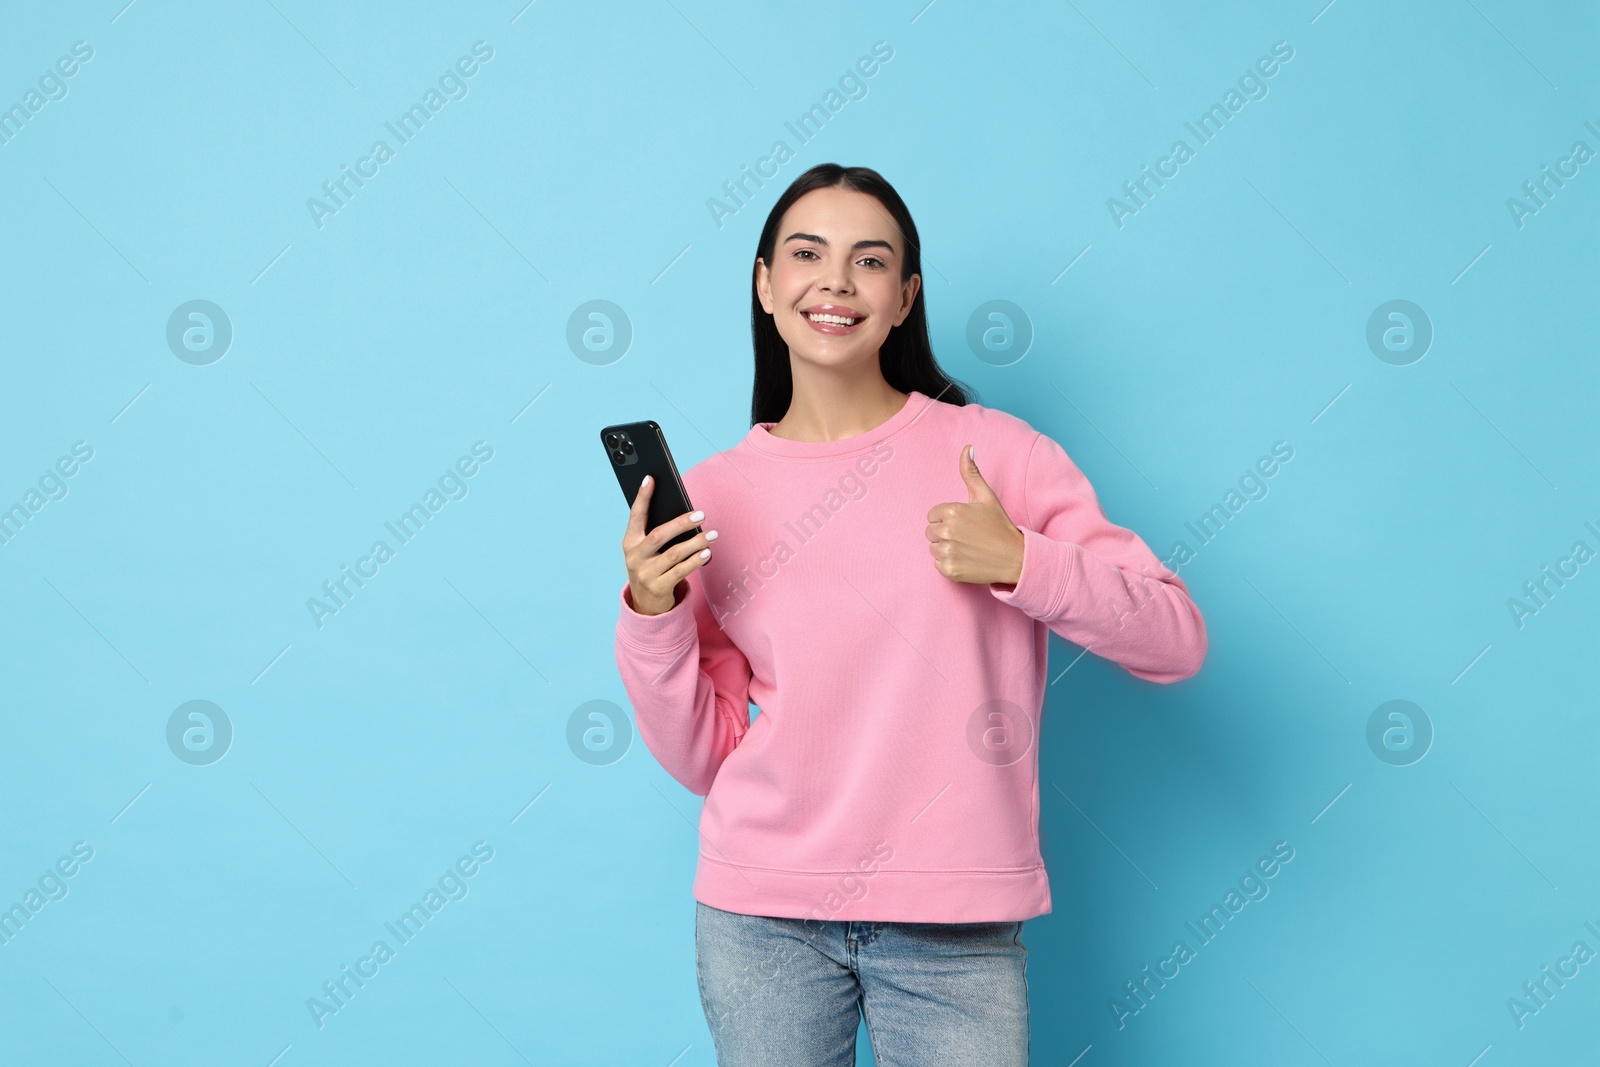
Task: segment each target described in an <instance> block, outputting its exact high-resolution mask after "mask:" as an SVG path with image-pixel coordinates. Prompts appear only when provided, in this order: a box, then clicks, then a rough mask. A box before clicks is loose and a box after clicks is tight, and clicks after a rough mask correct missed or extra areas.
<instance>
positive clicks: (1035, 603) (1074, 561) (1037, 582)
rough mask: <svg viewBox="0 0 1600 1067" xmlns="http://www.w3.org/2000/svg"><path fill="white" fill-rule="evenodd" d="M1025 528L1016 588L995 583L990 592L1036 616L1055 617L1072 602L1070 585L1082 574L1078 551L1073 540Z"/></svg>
mask: <svg viewBox="0 0 1600 1067" xmlns="http://www.w3.org/2000/svg"><path fill="white" fill-rule="evenodd" d="M1018 528H1019V529H1020V530H1021V531H1022V573H1021V574H1020V575H1019V576H1018V577H1017V584H1016V587H1015V588H1013V589H1011V590H1006V589H1004V588H1002V587H1001V586H998V585H995V584H993V583H991V584H990V585H989V592H991V593H993V594H994V598H995V599H996V600H998V601H1000V603H1002V604H1010V605H1011V606H1012V607H1014V608H1017V609H1019V610H1021V611H1022V612H1023V613H1024V614H1026V615H1028V616H1030V617H1032V618H1035V619H1053V618H1055V616H1056V614H1057V613H1058V612H1059V611H1061V609H1062V606H1063V605H1065V604H1067V603H1068V599H1067V598H1068V594H1069V586H1070V585H1071V583H1072V580H1073V579H1074V578H1075V577H1077V574H1078V554H1079V553H1080V552H1082V551H1083V549H1081V548H1080V547H1079V546H1077V545H1075V544H1073V543H1072V542H1070V541H1055V540H1052V539H1051V538H1048V537H1046V536H1045V535H1044V534H1042V533H1039V532H1037V531H1035V530H1030V529H1028V528H1027V527H1025V526H1023V527H1018Z"/></svg>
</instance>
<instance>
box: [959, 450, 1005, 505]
mask: <svg viewBox="0 0 1600 1067" xmlns="http://www.w3.org/2000/svg"><path fill="white" fill-rule="evenodd" d="M975 450H976V448H975V446H973V445H968V446H967V447H966V448H964V449H962V450H961V480H962V481H964V482H966V483H967V494H968V497H969V499H968V501H967V502H968V503H969V504H977V503H981V502H983V501H990V500H993V501H998V500H999V497H997V496H995V492H994V490H993V489H991V488H989V483H988V482H986V481H984V478H983V474H982V473H981V472H980V471H979V470H978V462H977V460H976V459H974V458H973V453H974V451H975Z"/></svg>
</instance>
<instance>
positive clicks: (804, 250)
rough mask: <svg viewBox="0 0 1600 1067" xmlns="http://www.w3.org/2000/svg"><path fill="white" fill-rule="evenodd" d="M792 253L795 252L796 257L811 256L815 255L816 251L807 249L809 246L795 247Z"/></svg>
mask: <svg viewBox="0 0 1600 1067" xmlns="http://www.w3.org/2000/svg"><path fill="white" fill-rule="evenodd" d="M794 254H795V256H796V257H799V256H812V257H815V255H816V253H815V252H813V251H811V249H809V248H797V249H795V253H794Z"/></svg>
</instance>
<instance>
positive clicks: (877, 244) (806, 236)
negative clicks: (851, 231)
mask: <svg viewBox="0 0 1600 1067" xmlns="http://www.w3.org/2000/svg"><path fill="white" fill-rule="evenodd" d="M790 241H811V242H813V243H815V244H819V245H822V246H823V247H827V244H828V239H827V238H826V237H819V236H818V235H816V234H814V233H791V234H790V235H789V236H788V237H785V238H784V239H783V243H784V244H788V243H789V242H790ZM863 248H887V249H888V250H889V251H890V252H891V253H893V252H894V245H892V244H890V243H889V242H888V241H876V240H873V241H857V242H856V243H855V244H853V245H851V246H850V251H852V252H859V251H861V250H862V249H863Z"/></svg>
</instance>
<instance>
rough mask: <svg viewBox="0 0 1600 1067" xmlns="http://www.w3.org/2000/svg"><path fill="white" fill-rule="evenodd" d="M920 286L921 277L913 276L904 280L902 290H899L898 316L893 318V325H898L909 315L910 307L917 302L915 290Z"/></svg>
mask: <svg viewBox="0 0 1600 1067" xmlns="http://www.w3.org/2000/svg"><path fill="white" fill-rule="evenodd" d="M921 286H922V275H920V274H913V275H912V276H911V277H910V278H908V279H907V280H906V284H905V286H904V288H902V289H901V290H900V314H898V315H896V316H895V320H894V324H895V325H896V326H898V325H900V324H901V323H902V322H905V321H906V316H907V315H909V314H911V305H912V304H914V303H916V301H917V290H918V289H919V288H921Z"/></svg>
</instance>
